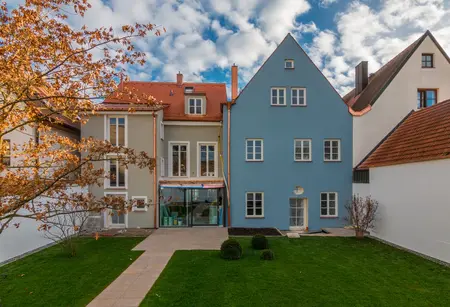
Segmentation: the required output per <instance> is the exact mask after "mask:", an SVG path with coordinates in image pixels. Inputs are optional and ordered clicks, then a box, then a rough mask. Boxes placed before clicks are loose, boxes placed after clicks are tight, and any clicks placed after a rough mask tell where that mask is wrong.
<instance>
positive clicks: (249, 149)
mask: <svg viewBox="0 0 450 307" xmlns="http://www.w3.org/2000/svg"><path fill="white" fill-rule="evenodd" d="M245 145H246V146H245V147H246V148H245V151H246V152H245V159H246V161H263V159H264V153H263V150H264V143H263V140H262V139H247V140H246V144H245Z"/></svg>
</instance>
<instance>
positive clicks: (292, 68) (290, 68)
mask: <svg viewBox="0 0 450 307" xmlns="http://www.w3.org/2000/svg"><path fill="white" fill-rule="evenodd" d="M284 69H287V70H294V69H295V67H285V68H284Z"/></svg>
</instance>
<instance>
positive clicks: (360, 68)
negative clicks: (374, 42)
mask: <svg viewBox="0 0 450 307" xmlns="http://www.w3.org/2000/svg"><path fill="white" fill-rule="evenodd" d="M367 84H369V70H368V62H367V61H362V62H361V63H359V64H358V65H357V66H356V67H355V89H356V91H355V96H357V95H359V94H361V92H362V91H363V90H364V89H365V88H366V86H367Z"/></svg>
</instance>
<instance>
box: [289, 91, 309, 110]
mask: <svg viewBox="0 0 450 307" xmlns="http://www.w3.org/2000/svg"><path fill="white" fill-rule="evenodd" d="M294 91H297V101H296V103H294ZM300 91H303V102H304V103H303V104H300V95H299V94H300ZM291 106H293V107H306V88H304V87H293V88H291Z"/></svg>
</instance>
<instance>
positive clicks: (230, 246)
mask: <svg viewBox="0 0 450 307" xmlns="http://www.w3.org/2000/svg"><path fill="white" fill-rule="evenodd" d="M220 256H221V257H222V258H223V259H228V260H237V259H240V258H241V256H242V247H241V244H239V242H238V241H236V240H235V239H228V240H225V241H223V243H222V245H221V246H220Z"/></svg>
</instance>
